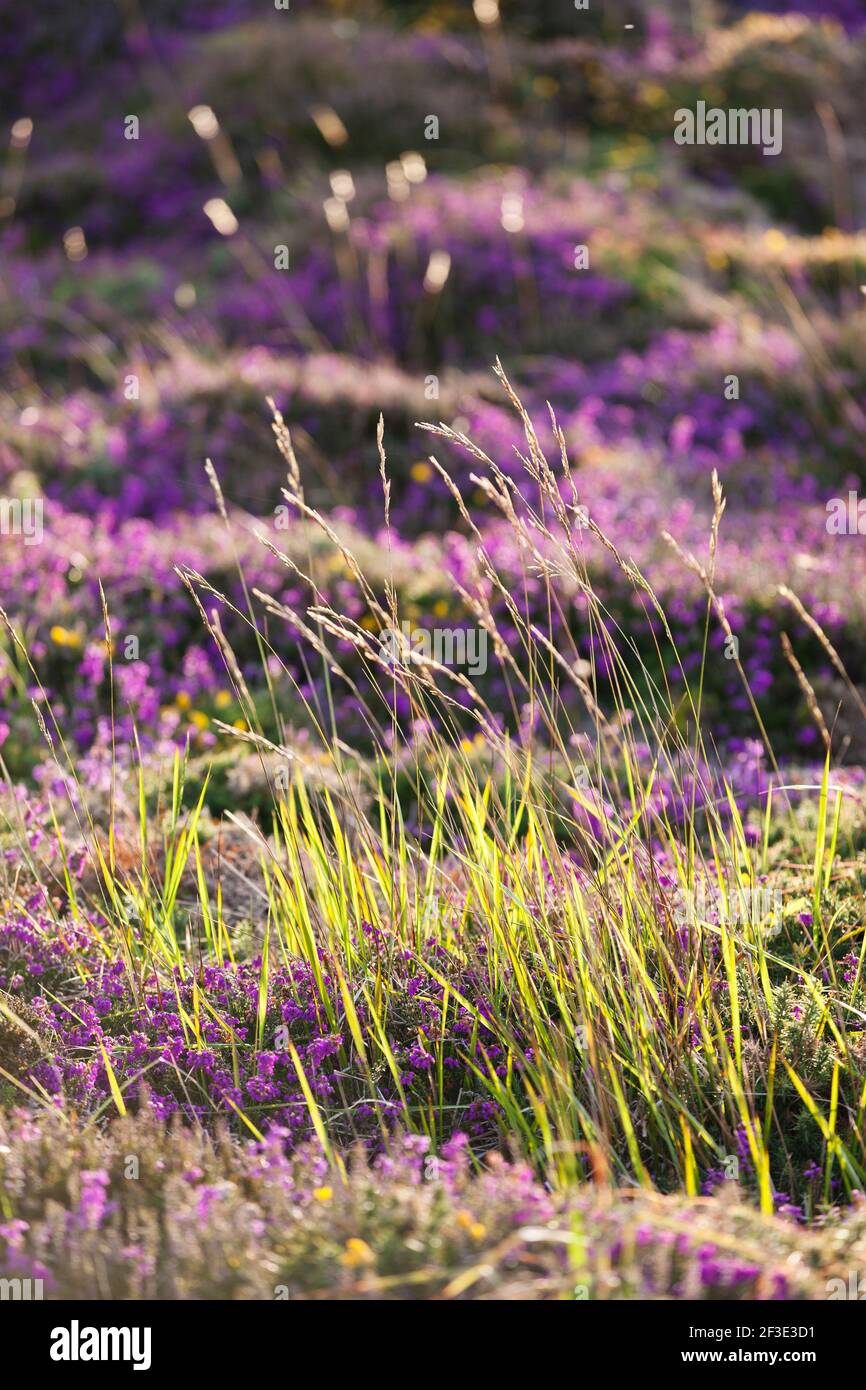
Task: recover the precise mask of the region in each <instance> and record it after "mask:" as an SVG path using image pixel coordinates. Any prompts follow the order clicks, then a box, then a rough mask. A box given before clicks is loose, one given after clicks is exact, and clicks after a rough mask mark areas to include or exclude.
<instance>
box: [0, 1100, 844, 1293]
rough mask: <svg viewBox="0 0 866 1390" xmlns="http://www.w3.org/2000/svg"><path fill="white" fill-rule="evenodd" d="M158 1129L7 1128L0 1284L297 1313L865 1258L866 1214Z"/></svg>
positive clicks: (397, 1151) (769, 1273) (703, 1286)
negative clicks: (800, 1222)
mask: <svg viewBox="0 0 866 1390" xmlns="http://www.w3.org/2000/svg"><path fill="white" fill-rule="evenodd" d="M168 1134H169V1142H168V1144H167V1143H166V1130H165V1127H164V1126H163V1125H162V1124H161V1123H160V1122H159V1121H158V1120H156V1119H154V1118H152V1117H151V1118H147V1117H144V1116H142V1117H140V1118H137V1119H135V1120H118V1121H116V1122H115V1123H114V1124H113V1125H112V1126H111V1128H110V1129H109V1130H108V1131H107V1132H106V1133H104V1134H101V1133H99V1132H98V1131H96V1130H95V1129H92V1128H90V1129H88V1128H80V1127H79V1126H77V1125H75V1124H74V1123H73V1124H70V1123H69V1122H68V1121H67V1120H64V1119H62V1118H61V1117H60V1116H57V1115H50V1114H43V1115H42V1116H41V1117H35V1116H33V1115H30V1114H27V1113H26V1112H23V1111H21V1110H17V1111H11V1112H8V1113H7V1114H5V1115H3V1116H2V1118H0V1181H2V1185H3V1190H4V1193H5V1194H6V1202H7V1208H8V1210H7V1212H5V1213H4V1220H3V1221H2V1222H0V1275H2V1276H3V1277H7V1278H8V1277H16V1276H17V1277H19V1278H41V1279H42V1280H43V1282H44V1288H45V1292H46V1296H47V1297H57V1298H82V1299H93V1298H115V1299H127V1298H231V1299H245V1298H253V1299H277V1300H284V1299H296V1298H306V1297H310V1296H321V1295H322V1294H325V1293H327V1294H330V1295H331V1296H332V1297H338V1298H344V1299H354V1298H360V1299H365V1298H366V1299H369V1298H378V1299H381V1298H386V1299H388V1298H423V1297H439V1298H442V1297H445V1298H456V1299H467V1298H468V1299H471V1298H481V1299H489V1298H506V1299H514V1298H520V1299H525V1298H530V1299H534V1298H541V1299H566V1300H571V1299H577V1300H581V1301H582V1300H584V1299H599V1298H601V1299H609V1298H616V1299H622V1298H662V1297H685V1298H690V1299H719V1298H724V1299H731V1298H748V1299H755V1298H757V1299H770V1300H780V1299H782V1300H784V1299H792V1298H798V1299H802V1298H824V1297H826V1287H827V1280H828V1279H829V1278H832V1277H836V1276H837V1275H838V1271H839V1270H847V1269H848V1268H850V1267H855V1266H856V1264H857V1261H858V1260H859V1261H860V1263H861V1264H862V1260H863V1255H864V1251H863V1248H862V1247H863V1240H864V1235H863V1229H864V1214H863V1211H862V1209H861V1205H862V1204H861V1205H858V1206H857V1207H855V1208H854V1210H853V1211H852V1212H851V1214H850V1215H849V1216H848V1217H847V1218H845V1219H844V1220H842V1219H839V1220H837V1221H836V1222H834V1223H832V1224H830V1225H828V1227H827V1228H826V1230H825V1231H824V1232H816V1233H815V1234H812V1235H810V1234H807V1233H804V1232H801V1231H799V1230H798V1229H797V1227H795V1226H792V1225H791V1224H790V1223H789V1222H784V1221H781V1220H772V1221H763V1222H762V1221H759V1219H758V1218H756V1216H755V1214H754V1213H753V1212H752V1211H750V1210H749V1208H747V1207H745V1206H743V1205H741V1204H740V1203H739V1202H738V1201H737V1199H736V1196H735V1194H729V1195H728V1196H727V1197H718V1198H714V1199H712V1200H708V1199H704V1200H703V1201H696V1200H692V1201H691V1202H689V1201H687V1200H683V1199H674V1198H671V1199H659V1198H653V1197H649V1196H647V1195H642V1194H638V1193H621V1194H614V1195H613V1196H609V1197H607V1198H605V1197H604V1195H603V1194H601V1193H598V1192H596V1191H594V1190H593V1189H591V1188H587V1189H584V1190H583V1191H582V1192H580V1193H576V1194H574V1195H571V1196H569V1197H567V1198H564V1197H562V1196H555V1195H553V1194H551V1193H550V1192H549V1191H548V1190H547V1189H546V1188H545V1187H543V1186H542V1185H541V1184H540V1183H538V1182H537V1181H536V1179H535V1178H534V1177H533V1175H532V1173H531V1171H530V1170H529V1169H528V1168H527V1167H525V1166H524V1165H520V1164H511V1163H508V1162H506V1161H505V1160H503V1159H501V1158H493V1159H491V1160H490V1161H489V1162H488V1163H487V1164H486V1165H485V1166H484V1167H483V1168H482V1169H481V1170H480V1171H475V1172H473V1170H472V1169H471V1167H470V1165H469V1163H468V1160H467V1148H466V1145H465V1144H464V1143H463V1142H462V1141H461V1139H460V1137H459V1136H457V1137H455V1139H453V1140H452V1141H451V1143H450V1144H449V1145H446V1146H445V1148H444V1149H443V1151H442V1154H441V1156H440V1157H438V1158H436V1157H434V1156H433V1155H431V1154H429V1153H428V1151H427V1141H426V1140H423V1139H420V1140H419V1139H418V1138H417V1137H409V1136H404V1137H402V1138H400V1137H399V1136H395V1139H394V1141H393V1144H392V1145H391V1147H390V1151H389V1153H388V1154H387V1155H385V1154H383V1155H381V1156H380V1157H378V1158H376V1159H374V1160H372V1161H370V1160H369V1159H368V1158H367V1157H366V1156H365V1155H364V1154H363V1152H361V1151H360V1150H359V1151H357V1152H355V1153H354V1154H352V1155H350V1156H349V1157H348V1159H347V1164H346V1169H345V1173H344V1174H343V1175H340V1174H335V1173H334V1172H333V1171H331V1170H329V1169H328V1167H327V1165H326V1164H325V1162H324V1161H323V1159H322V1158H321V1155H319V1154H317V1153H316V1152H315V1151H314V1150H305V1151H303V1152H300V1153H297V1154H295V1155H294V1156H292V1157H289V1158H287V1157H286V1155H285V1153H284V1151H283V1149H282V1146H281V1144H280V1142H279V1140H280V1135H279V1132H278V1131H276V1132H274V1133H273V1135H272V1136H271V1138H270V1139H269V1141H267V1142H264V1143H257V1142H249V1143H246V1144H244V1145H238V1144H237V1143H236V1142H235V1141H233V1140H230V1139H229V1138H228V1137H227V1136H226V1135H225V1134H224V1133H218V1134H217V1135H216V1136H214V1137H212V1138H211V1137H208V1136H206V1135H205V1134H203V1133H202V1132H201V1131H197V1130H194V1129H189V1128H185V1127H181V1126H176V1127H173V1128H171V1129H170V1130H169V1131H168Z"/></svg>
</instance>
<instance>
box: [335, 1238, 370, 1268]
mask: <svg viewBox="0 0 866 1390" xmlns="http://www.w3.org/2000/svg"><path fill="white" fill-rule="evenodd" d="M342 1262H343V1264H344V1265H347V1266H348V1268H349V1269H354V1268H356V1266H357V1265H372V1264H375V1263H376V1256H375V1255H374V1254H373V1251H372V1250H371V1249H370V1247H369V1245H368V1244H367V1242H366V1241H365V1240H361V1238H360V1236H351V1237H350V1238H349V1240H347V1241H346V1249H345V1252H344V1254H343V1256H342Z"/></svg>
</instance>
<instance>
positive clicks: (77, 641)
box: [51, 623, 81, 647]
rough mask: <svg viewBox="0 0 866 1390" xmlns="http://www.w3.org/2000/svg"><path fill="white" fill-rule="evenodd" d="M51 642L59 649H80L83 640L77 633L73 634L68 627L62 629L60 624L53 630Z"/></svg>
mask: <svg viewBox="0 0 866 1390" xmlns="http://www.w3.org/2000/svg"><path fill="white" fill-rule="evenodd" d="M51 640H52V642H55V643H56V644H57V646H58V647H80V646H81V638H80V637H79V635H78V633H77V632H71V631H70V630H69V628H68V627H61V626H60V624H59V623H56V624H55V626H54V627H53V628H52V629H51Z"/></svg>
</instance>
